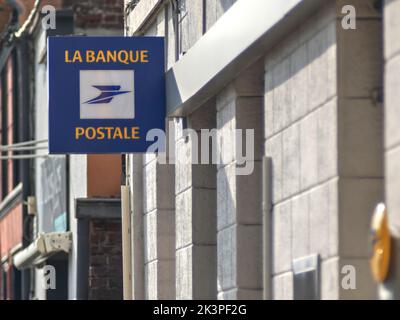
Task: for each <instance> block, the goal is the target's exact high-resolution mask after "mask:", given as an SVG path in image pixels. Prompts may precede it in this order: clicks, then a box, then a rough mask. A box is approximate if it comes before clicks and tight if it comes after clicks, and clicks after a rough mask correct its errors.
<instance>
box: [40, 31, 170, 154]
mask: <svg viewBox="0 0 400 320" xmlns="http://www.w3.org/2000/svg"><path fill="white" fill-rule="evenodd" d="M47 61H48V101H49V152H50V153H51V154H66V153H131V152H146V150H147V149H148V147H149V146H150V145H152V144H153V143H154V141H146V135H147V133H148V132H149V131H150V130H152V129H161V130H163V131H165V80H164V61H165V60H164V39H163V38H161V37H75V36H68V37H49V38H48V58H47Z"/></svg>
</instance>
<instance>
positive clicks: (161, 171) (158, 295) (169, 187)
mask: <svg viewBox="0 0 400 320" xmlns="http://www.w3.org/2000/svg"><path fill="white" fill-rule="evenodd" d="M174 207H175V203H174V166H173V165H169V164H161V163H159V161H158V158H157V156H156V155H150V154H147V155H145V156H144V167H143V214H144V216H143V223H144V264H145V267H144V269H145V298H146V299H174V298H175V250H174V248H175V246H174V244H175V211H174Z"/></svg>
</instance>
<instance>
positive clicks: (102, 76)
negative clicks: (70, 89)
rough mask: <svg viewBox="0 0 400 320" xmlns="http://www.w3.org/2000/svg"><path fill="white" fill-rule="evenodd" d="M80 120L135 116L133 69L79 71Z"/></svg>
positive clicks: (129, 117) (132, 117) (131, 117)
mask: <svg viewBox="0 0 400 320" xmlns="http://www.w3.org/2000/svg"><path fill="white" fill-rule="evenodd" d="M80 103H81V105H80V118H81V119H134V118H135V95H134V71H133V70H81V71H80Z"/></svg>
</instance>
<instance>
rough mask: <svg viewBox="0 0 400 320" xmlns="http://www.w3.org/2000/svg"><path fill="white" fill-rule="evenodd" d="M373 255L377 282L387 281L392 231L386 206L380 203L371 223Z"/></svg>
mask: <svg viewBox="0 0 400 320" xmlns="http://www.w3.org/2000/svg"><path fill="white" fill-rule="evenodd" d="M371 231H372V237H373V239H372V241H373V255H372V258H371V260H370V265H371V271H372V275H373V277H374V279H375V281H377V282H383V281H385V279H386V277H387V275H388V271H389V262H390V244H391V243H390V242H391V237H390V231H389V226H388V218H387V213H386V206H385V205H384V204H383V203H380V204H378V205H377V206H376V208H375V212H374V214H373V216H372V222H371Z"/></svg>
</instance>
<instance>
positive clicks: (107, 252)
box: [88, 219, 123, 300]
mask: <svg viewBox="0 0 400 320" xmlns="http://www.w3.org/2000/svg"><path fill="white" fill-rule="evenodd" d="M122 288H123V285H122V234H121V220H120V219H107V220H101V219H92V220H90V222H89V297H88V298H89V300H121V299H122V296H123V290H122Z"/></svg>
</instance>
